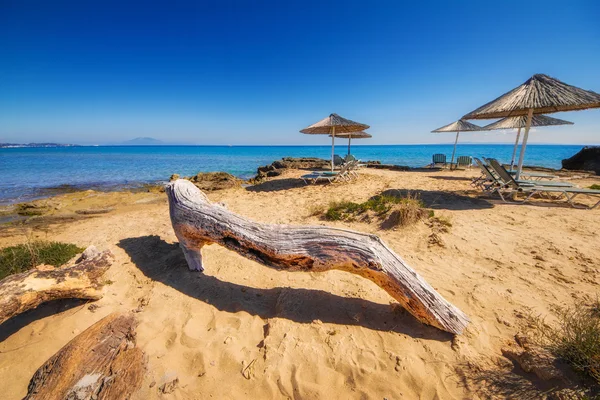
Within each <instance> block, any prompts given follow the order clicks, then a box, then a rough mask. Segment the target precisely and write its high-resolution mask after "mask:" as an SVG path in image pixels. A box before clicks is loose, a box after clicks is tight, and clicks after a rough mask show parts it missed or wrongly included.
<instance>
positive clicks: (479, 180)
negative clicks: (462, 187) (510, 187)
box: [471, 157, 502, 190]
mask: <svg viewBox="0 0 600 400" xmlns="http://www.w3.org/2000/svg"><path fill="white" fill-rule="evenodd" d="M474 160H475V163H476V164H477V166H478V167H479V169H481V175H480V176H478V177H476V178H473V180H472V181H471V185H473V186H477V187H479V188H481V189H482V190H490V189H491V188H492V187H494V186H502V182H501V181H499V180H498V177H497V176H496V175H495V174H494V173H493V172H492V171H491V170H490V169H489V168H488V167H487V165H485V164H484V163H483V162H482V161H481V160H480V159H479V158H477V157H475V158H474Z"/></svg>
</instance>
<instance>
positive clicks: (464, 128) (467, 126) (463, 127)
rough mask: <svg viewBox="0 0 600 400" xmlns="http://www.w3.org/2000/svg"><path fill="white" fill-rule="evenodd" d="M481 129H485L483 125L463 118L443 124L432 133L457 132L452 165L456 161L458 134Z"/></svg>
mask: <svg viewBox="0 0 600 400" xmlns="http://www.w3.org/2000/svg"><path fill="white" fill-rule="evenodd" d="M481 130H483V128H482V127H480V126H478V125H475V124H472V123H470V122H468V121H465V120H463V119H459V120H458V121H456V122H453V123H451V124H448V125H445V126H442V127H441V128H437V129H435V130H433V131H431V133H440V132H456V139H454V149H453V150H452V159H451V160H450V165H452V163H454V154H455V153H456V143H458V135H459V134H460V132H474V131H481Z"/></svg>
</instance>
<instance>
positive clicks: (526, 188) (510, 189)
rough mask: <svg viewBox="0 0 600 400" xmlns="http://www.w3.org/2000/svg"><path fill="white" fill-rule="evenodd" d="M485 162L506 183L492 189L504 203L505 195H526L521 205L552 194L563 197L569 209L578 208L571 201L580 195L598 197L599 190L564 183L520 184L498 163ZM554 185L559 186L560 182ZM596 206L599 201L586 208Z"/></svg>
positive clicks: (494, 161)
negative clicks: (536, 197)
mask: <svg viewBox="0 0 600 400" xmlns="http://www.w3.org/2000/svg"><path fill="white" fill-rule="evenodd" d="M487 161H488V162H489V164H490V166H491V167H492V168H493V169H494V170H495V171H496V172H497V173H498V175H500V179H502V180H504V182H505V183H507V184H506V185H503V186H499V187H496V188H495V189H494V192H496V193H498V195H499V196H500V198H501V199H502V201H504V202H508V200H507V199H506V197H505V194H519V193H522V194H526V195H527V196H526V197H525V199H524V200H522V201H520V202H521V203H524V202H526V201H529V199H530V198H531V197H532V196H534V195H536V194H539V195H541V194H551V193H552V194H559V195H560V196H561V197H565V198H566V201H567V202H568V203H569V205H571V207H574V208H578V207H577V205H575V203H574V202H573V200H574V199H575V197H577V196H579V195H580V194H584V195H589V196H599V197H600V190H593V189H582V188H578V187H573V186H564V184H565V183H564V182H562V184H563V185H562V186H558V185H556V186H552V185H550V184H551V183H552V182H544V185H543V186H542V185H532V184H531V183H525V184H522V183H520V181H516V180H515V179H513V177H512V176H511V175H510V174H509V173H508V172H507V171H506V170H505V169H504V167H502V165H500V163H498V161H496V160H494V159H489V160H487ZM528 182H531V181H528ZM546 183H547V184H546ZM555 183H557V184H560V183H561V182H555ZM598 205H600V199H599V200H598V201H597V202H596V203H595V204H594V205H593V206H590V207H586V208H589V209H594V208H596V207H598Z"/></svg>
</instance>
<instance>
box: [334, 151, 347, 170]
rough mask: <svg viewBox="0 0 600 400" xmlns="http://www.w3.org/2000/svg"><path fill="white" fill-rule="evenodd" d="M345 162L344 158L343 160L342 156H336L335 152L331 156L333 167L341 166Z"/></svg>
mask: <svg viewBox="0 0 600 400" xmlns="http://www.w3.org/2000/svg"><path fill="white" fill-rule="evenodd" d="M345 163H346V160H344V159H343V158H342V157H340V156H338V155H337V154H335V155H334V156H333V165H334V167H341V166H342V165H344V164H345Z"/></svg>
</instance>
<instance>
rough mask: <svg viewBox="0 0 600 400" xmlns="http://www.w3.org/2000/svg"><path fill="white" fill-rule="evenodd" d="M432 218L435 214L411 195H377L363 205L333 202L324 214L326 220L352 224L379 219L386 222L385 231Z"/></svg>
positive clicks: (383, 225)
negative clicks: (356, 221) (372, 218)
mask: <svg viewBox="0 0 600 400" xmlns="http://www.w3.org/2000/svg"><path fill="white" fill-rule="evenodd" d="M431 216H433V212H432V211H431V210H428V209H426V208H425V205H424V204H423V202H422V201H421V200H420V199H418V198H417V197H416V196H413V195H411V194H410V193H409V194H408V195H407V196H406V197H397V196H389V195H377V196H374V197H372V198H370V199H369V200H367V201H365V202H363V203H354V202H351V201H339V202H333V203H331V204H330V205H329V208H328V209H327V211H325V214H324V218H325V219H326V220H329V221H349V222H350V221H355V220H357V219H358V218H362V219H364V220H370V219H371V217H377V218H379V219H382V220H384V221H383V223H382V227H383V228H384V229H390V228H393V227H397V226H408V225H412V224H414V223H416V222H417V221H420V220H422V219H424V218H427V217H431Z"/></svg>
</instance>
